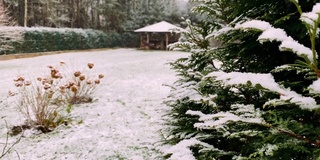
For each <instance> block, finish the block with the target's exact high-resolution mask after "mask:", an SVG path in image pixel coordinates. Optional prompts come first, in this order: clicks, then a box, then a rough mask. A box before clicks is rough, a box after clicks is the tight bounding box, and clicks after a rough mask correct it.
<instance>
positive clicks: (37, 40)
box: [0, 27, 139, 54]
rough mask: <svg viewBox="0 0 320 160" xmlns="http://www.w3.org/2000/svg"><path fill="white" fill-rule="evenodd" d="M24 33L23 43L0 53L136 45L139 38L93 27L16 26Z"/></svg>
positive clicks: (130, 34) (14, 44) (15, 44)
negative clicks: (105, 31)
mask: <svg viewBox="0 0 320 160" xmlns="http://www.w3.org/2000/svg"><path fill="white" fill-rule="evenodd" d="M14 28H16V29H17V30H18V31H20V32H21V33H22V35H23V42H22V43H15V42H13V48H14V49H13V50H11V51H2V52H1V53H0V54H10V53H32V52H47V51H59V50H81V49H93V48H112V47H136V46H138V43H139V39H138V37H137V35H135V34H132V33H123V34H119V33H116V32H110V33H104V32H103V31H99V30H93V29H74V28H47V27H35V28H27V27H14Z"/></svg>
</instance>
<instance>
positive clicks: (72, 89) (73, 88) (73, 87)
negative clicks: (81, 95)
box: [70, 85, 78, 93]
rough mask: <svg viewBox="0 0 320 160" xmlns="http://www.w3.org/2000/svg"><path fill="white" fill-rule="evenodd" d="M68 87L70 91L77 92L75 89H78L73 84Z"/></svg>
mask: <svg viewBox="0 0 320 160" xmlns="http://www.w3.org/2000/svg"><path fill="white" fill-rule="evenodd" d="M70 89H71V91H72V92H73V93H77V91H78V87H77V86H75V85H73V86H71V88H70Z"/></svg>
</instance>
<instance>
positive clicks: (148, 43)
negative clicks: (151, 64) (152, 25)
mask: <svg viewBox="0 0 320 160" xmlns="http://www.w3.org/2000/svg"><path fill="white" fill-rule="evenodd" d="M147 49H150V37H149V32H147Z"/></svg>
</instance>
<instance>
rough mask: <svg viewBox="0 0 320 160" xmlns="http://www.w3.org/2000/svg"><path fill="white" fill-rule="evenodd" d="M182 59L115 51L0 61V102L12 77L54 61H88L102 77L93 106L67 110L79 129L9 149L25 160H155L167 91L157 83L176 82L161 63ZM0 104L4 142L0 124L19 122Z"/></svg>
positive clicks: (40, 71) (38, 71) (165, 54)
mask: <svg viewBox="0 0 320 160" xmlns="http://www.w3.org/2000/svg"><path fill="white" fill-rule="evenodd" d="M185 56H187V54H186V53H182V52H170V51H139V50H135V49H115V50H105V51H95V52H77V53H76V52H74V53H64V54H57V55H48V56H40V57H35V58H25V59H15V60H8V61H0V76H1V78H0V99H2V101H5V98H6V96H7V93H8V91H9V90H11V89H12V88H14V86H13V82H12V80H13V79H14V78H15V77H16V76H17V75H29V76H30V75H32V76H37V75H43V72H44V71H45V70H47V68H46V66H48V65H56V64H58V63H59V62H60V60H63V61H65V62H66V63H68V64H72V65H73V66H75V67H77V66H85V65H86V64H87V62H93V63H94V64H95V68H94V69H95V71H96V72H97V73H102V74H104V75H105V78H104V79H103V82H102V85H101V86H100V88H99V89H98V90H97V92H96V98H97V101H95V102H93V103H88V104H81V105H78V106H75V107H74V108H73V110H72V115H73V116H74V117H75V118H76V119H82V120H83V123H82V124H74V125H71V126H66V127H65V126H61V127H59V128H57V129H56V130H54V131H53V132H51V133H48V134H38V135H37V134H30V133H29V134H28V132H27V133H26V136H25V137H23V138H22V140H21V142H20V143H18V144H17V145H16V146H15V147H14V150H16V151H17V153H18V154H19V156H20V158H21V159H25V160H38V159H45V160H49V159H68V160H73V159H77V160H78V159H85V160H100V159H111V160H112V159H129V160H130V159H132V160H133V159H134V160H155V159H161V158H159V157H160V155H161V154H160V153H159V152H158V151H157V147H158V145H159V141H160V140H161V136H160V133H159V129H161V128H163V127H164V125H163V124H162V123H163V121H161V116H162V115H163V114H164V111H163V110H164V109H165V108H166V106H165V105H164V104H162V102H163V100H164V99H165V98H166V96H167V95H168V94H169V90H170V89H169V88H168V87H165V86H163V84H171V83H172V82H174V81H175V80H176V77H175V73H174V71H172V70H170V66H169V65H165V64H166V63H168V62H170V61H173V60H175V59H177V58H179V57H185ZM4 103H5V102H2V103H0V105H1V108H0V109H1V112H0V117H1V119H2V120H0V127H1V128H0V129H1V130H0V137H1V139H0V142H5V136H6V134H5V133H6V131H7V130H6V128H5V122H4V119H5V120H6V121H7V122H8V124H9V125H11V126H12V125H18V124H21V123H22V122H23V120H24V119H23V117H22V116H21V115H19V114H18V112H16V111H15V108H14V107H13V106H10V105H9V106H6V105H4ZM13 140H14V138H12V137H10V138H9V141H13ZM0 145H1V143H0ZM0 149H2V147H1V148H0ZM5 159H18V155H17V154H16V153H15V152H12V153H10V154H8V155H7V156H6V157H5Z"/></svg>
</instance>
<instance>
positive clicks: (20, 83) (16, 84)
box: [14, 82, 23, 87]
mask: <svg viewBox="0 0 320 160" xmlns="http://www.w3.org/2000/svg"><path fill="white" fill-rule="evenodd" d="M14 85H15V86H16V87H22V86H23V84H22V82H16V83H15V84H14Z"/></svg>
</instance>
